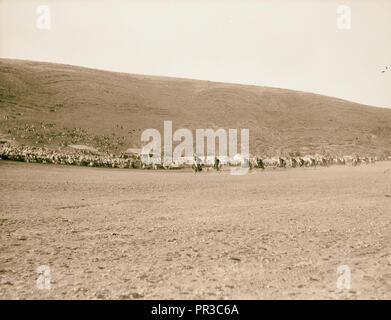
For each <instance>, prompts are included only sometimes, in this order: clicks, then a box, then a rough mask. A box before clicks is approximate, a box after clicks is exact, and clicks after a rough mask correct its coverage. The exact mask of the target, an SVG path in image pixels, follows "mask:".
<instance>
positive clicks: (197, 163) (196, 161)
mask: <svg viewBox="0 0 391 320" xmlns="http://www.w3.org/2000/svg"><path fill="white" fill-rule="evenodd" d="M192 168H193V170H194V173H197V172H199V171H202V161H201V159H200V158H199V157H197V155H194V158H193V165H192Z"/></svg>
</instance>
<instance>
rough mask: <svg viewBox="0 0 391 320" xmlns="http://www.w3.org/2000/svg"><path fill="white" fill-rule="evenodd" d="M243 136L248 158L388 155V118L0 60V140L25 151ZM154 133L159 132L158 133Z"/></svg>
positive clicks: (363, 109)
mask: <svg viewBox="0 0 391 320" xmlns="http://www.w3.org/2000/svg"><path fill="white" fill-rule="evenodd" d="M163 120H172V121H173V127H174V130H175V129H178V128H189V129H192V130H194V129H196V128H213V129H217V128H219V127H222V128H225V129H229V128H238V129H240V128H249V129H250V152H251V153H252V154H257V153H259V154H265V155H270V154H277V153H280V154H288V153H290V152H293V153H294V152H301V153H315V152H330V153H332V154H349V153H350V154H352V153H357V154H368V155H375V154H378V155H379V154H386V155H391V109H385V108H384V109H383V108H374V107H368V106H364V105H359V104H356V103H352V102H348V101H344V100H340V99H336V98H332V97H326V96H321V95H316V94H311V93H304V92H298V91H292V90H285V89H278V88H269V87H258V86H248V85H238V84H225V83H216V82H209V81H199V80H189V79H177V78H167V77H153V76H142V75H133V74H124V73H115V72H108V71H100V70H94V69H87V68H81V67H76V66H69V65H60V64H51V63H42V62H30V61H22V60H8V59H0V134H2V136H3V137H6V136H8V138H11V139H13V138H15V140H16V141H17V142H19V143H24V144H31V145H40V146H41V145H46V146H51V147H58V146H60V145H63V144H64V143H65V144H71V143H78V144H86V145H90V146H92V147H96V148H98V149H100V150H102V151H111V152H120V151H124V150H126V149H127V148H129V147H140V146H141V142H140V136H141V132H142V131H143V130H144V129H147V128H156V129H159V130H161V129H162V126H163ZM161 132H162V131H161Z"/></svg>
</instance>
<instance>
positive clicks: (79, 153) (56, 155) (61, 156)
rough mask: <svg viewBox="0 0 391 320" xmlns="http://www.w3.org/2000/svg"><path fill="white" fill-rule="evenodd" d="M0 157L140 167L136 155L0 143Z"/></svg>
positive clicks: (94, 165) (37, 161) (83, 164)
mask: <svg viewBox="0 0 391 320" xmlns="http://www.w3.org/2000/svg"><path fill="white" fill-rule="evenodd" d="M0 158H1V159H3V160H14V161H23V162H33V163H52V164H63V165H75V166H89V167H110V168H142V167H143V164H142V162H141V159H140V158H139V157H138V156H132V155H126V154H121V155H120V156H115V155H113V154H98V153H93V152H91V151H88V150H67V149H62V150H50V149H48V148H41V147H30V146H15V145H11V144H2V145H0Z"/></svg>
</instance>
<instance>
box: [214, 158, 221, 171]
mask: <svg viewBox="0 0 391 320" xmlns="http://www.w3.org/2000/svg"><path fill="white" fill-rule="evenodd" d="M213 167H214V168H215V169H216V171H220V159H219V158H217V157H215V162H214V165H213Z"/></svg>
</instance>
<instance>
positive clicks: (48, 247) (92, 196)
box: [0, 161, 391, 299]
mask: <svg viewBox="0 0 391 320" xmlns="http://www.w3.org/2000/svg"><path fill="white" fill-rule="evenodd" d="M388 168H391V163H386V162H383V163H377V164H376V165H374V166H372V165H368V166H361V167H355V168H354V167H331V168H316V169H313V168H305V169H290V170H276V171H267V172H261V171H255V172H252V173H250V174H248V175H245V176H231V175H230V174H229V173H228V172H222V173H216V172H209V173H207V174H206V173H201V174H199V175H194V173H192V172H190V171H175V172H174V171H171V172H167V171H159V172H153V171H139V170H123V169H103V168H102V169H101V168H81V167H66V166H55V165H41V164H26V163H16V162H6V161H0V192H1V193H0V201H1V202H0V208H1V212H0V215H1V219H0V240H1V241H0V245H1V246H0V298H2V299H6V298H11V299H16V298H32V299H46V298H54V299H79V298H86V299H108V298H113V299H156V298H170V299H179V298H180V299H190V298H201V299H224V298H233V299H235V298H239V299H253V298H255V299H265V298H270V299H276V298H282V299H302V298H309V299H313V298H326V299H343V298H348V299H362V298H370V299H374V298H376V299H386V298H387V299H390V298H391V254H390V243H391V170H390V171H388V172H386V173H384V171H385V170H387V169H388ZM40 265H47V266H49V267H50V270H51V290H39V289H37V287H36V279H37V277H38V275H37V267H38V266H40ZM340 265H347V266H348V267H349V268H350V271H351V289H350V290H347V289H345V290H339V289H337V286H336V281H337V278H338V274H337V268H338V267H339V266H340Z"/></svg>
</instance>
